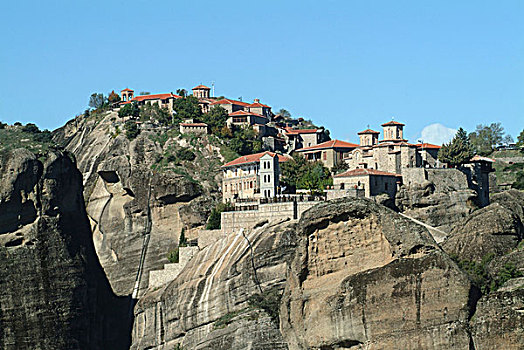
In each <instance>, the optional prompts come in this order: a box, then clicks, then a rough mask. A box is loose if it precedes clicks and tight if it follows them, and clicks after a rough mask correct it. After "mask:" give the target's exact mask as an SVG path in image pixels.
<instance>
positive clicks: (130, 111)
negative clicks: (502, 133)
mask: <svg viewBox="0 0 524 350" xmlns="http://www.w3.org/2000/svg"><path fill="white" fill-rule="evenodd" d="M139 115H140V108H139V107H138V105H137V104H136V103H128V104H126V105H124V107H121V108H120V110H119V111H118V116H119V117H120V118H123V117H135V118H138V116H139Z"/></svg>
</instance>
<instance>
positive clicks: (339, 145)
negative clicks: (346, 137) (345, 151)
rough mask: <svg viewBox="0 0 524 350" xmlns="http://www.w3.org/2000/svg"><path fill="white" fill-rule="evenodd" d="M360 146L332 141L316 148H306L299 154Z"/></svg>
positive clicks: (301, 149)
mask: <svg viewBox="0 0 524 350" xmlns="http://www.w3.org/2000/svg"><path fill="white" fill-rule="evenodd" d="M357 147H358V145H356V144H354V143H350V142H346V141H340V140H331V141H326V142H322V143H319V144H318V145H316V146H311V147H305V148H300V149H297V150H296V151H297V152H307V151H316V150H321V149H328V148H357Z"/></svg>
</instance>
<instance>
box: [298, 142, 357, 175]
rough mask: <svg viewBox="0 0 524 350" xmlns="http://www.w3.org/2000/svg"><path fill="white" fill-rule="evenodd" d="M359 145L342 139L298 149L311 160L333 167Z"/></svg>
mask: <svg viewBox="0 0 524 350" xmlns="http://www.w3.org/2000/svg"><path fill="white" fill-rule="evenodd" d="M357 147H358V145H356V144H354V143H349V142H345V141H340V140H331V141H326V142H322V143H320V144H318V145H315V146H311V147H304V148H300V149H297V150H296V151H297V152H298V153H300V154H302V155H303V156H304V157H305V158H306V159H307V160H309V161H317V160H318V161H321V162H322V163H324V165H325V166H326V167H327V168H329V169H332V168H333V167H334V166H335V165H337V164H339V163H340V162H342V161H343V159H344V158H346V157H347V154H348V153H349V152H351V151H353V150H354V149H355V148H357Z"/></svg>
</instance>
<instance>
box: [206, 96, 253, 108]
mask: <svg viewBox="0 0 524 350" xmlns="http://www.w3.org/2000/svg"><path fill="white" fill-rule="evenodd" d="M212 104H213V105H238V106H243V107H247V106H249V103H245V102H242V101H235V100H230V99H229V98H224V99H222V100H218V101H216V102H214V103H212Z"/></svg>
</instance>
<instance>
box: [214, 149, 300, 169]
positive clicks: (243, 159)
mask: <svg viewBox="0 0 524 350" xmlns="http://www.w3.org/2000/svg"><path fill="white" fill-rule="evenodd" d="M266 154H269V155H270V156H271V157H274V156H275V155H276V156H278V161H279V162H280V163H283V162H287V161H288V160H290V159H291V158H290V157H288V156H284V155H282V154H277V153H274V152H269V151H266V152H260V153H255V154H249V155H246V156H240V157H238V158H237V159H235V160H232V161H230V162H229V163H226V164H224V165H222V168H226V167H230V166H235V165H241V164H247V163H255V162H258V161H260V158H262V157H263V156H264V155H266Z"/></svg>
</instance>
